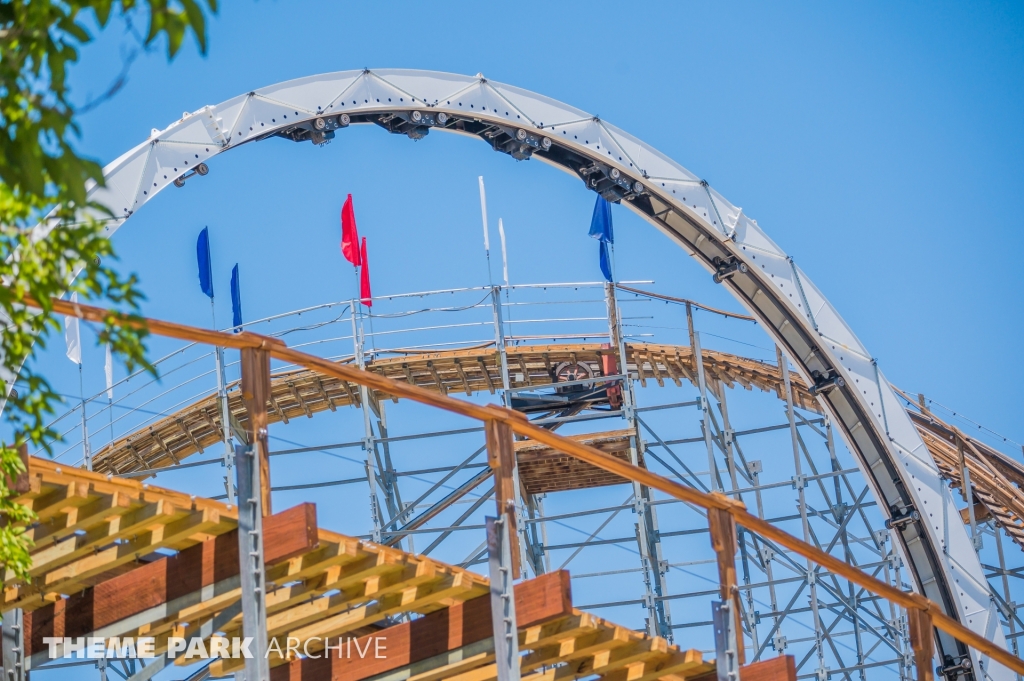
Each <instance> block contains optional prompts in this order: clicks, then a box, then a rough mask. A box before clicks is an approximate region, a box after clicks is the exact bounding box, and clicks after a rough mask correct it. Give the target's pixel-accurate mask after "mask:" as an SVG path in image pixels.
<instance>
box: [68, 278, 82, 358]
mask: <svg viewBox="0 0 1024 681" xmlns="http://www.w3.org/2000/svg"><path fill="white" fill-rule="evenodd" d="M71 302H72V303H77V302H78V294H77V293H72V294H71ZM64 342H66V343H67V345H68V359H70V360H71V361H72V362H74V363H75V364H78V365H81V364H82V336H81V334H79V332H78V317H65V318H64Z"/></svg>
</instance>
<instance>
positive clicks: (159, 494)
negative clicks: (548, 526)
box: [0, 445, 714, 681]
mask: <svg viewBox="0 0 1024 681" xmlns="http://www.w3.org/2000/svg"><path fill="white" fill-rule="evenodd" d="M526 448H527V449H536V448H535V447H532V445H526ZM28 480H29V482H28V485H27V490H26V491H25V492H24V493H23V494H22V495H21V497H20V499H21V501H22V502H24V503H29V504H32V505H34V507H35V508H36V509H37V510H38V511H39V512H40V514H41V516H45V517H46V518H47V520H46V521H45V522H44V523H42V524H40V525H39V526H36V527H34V528H33V532H36V533H37V534H38V535H39V536H40V537H44V536H45V537H46V539H43V540H42V545H41V546H39V547H37V548H36V550H35V551H34V552H33V554H32V555H33V558H34V559H37V560H39V559H40V558H42V562H39V563H37V564H34V565H33V568H32V571H33V575H35V576H36V577H35V578H34V579H33V580H32V582H31V583H30V584H24V583H20V582H18V581H17V580H15V579H13V577H10V576H9V575H8V580H7V583H6V589H5V599H4V602H3V603H2V605H0V612H6V611H8V610H10V609H12V608H15V607H24V608H25V609H26V610H27V612H26V616H25V621H24V625H25V635H26V648H25V655H26V657H27V659H28V660H29V661H30V662H31V664H30V668H35V669H38V668H39V667H40V665H41V664H42V663H43V662H44V661H45V660H46V659H47V646H44V645H43V637H45V636H55V637H69V638H76V637H89V636H97V635H102V636H119V637H123V636H150V637H153V638H155V640H156V645H155V651H156V652H157V653H161V652H163V651H164V650H166V648H167V644H168V638H169V637H171V636H186V637H188V636H190V634H193V632H196V631H197V630H198V629H199V627H200V626H201V625H202V624H204V623H206V622H209V621H210V620H211V619H213V618H214V617H215V616H216V615H217V614H218V613H220V612H222V611H224V610H225V609H226V608H228V607H229V606H231V605H233V604H235V603H237V601H238V599H239V598H240V597H241V593H240V589H239V588H238V579H237V575H238V565H239V560H238V539H237V534H236V524H235V517H234V516H233V515H231V510H232V509H231V508H230V507H229V506H227V505H225V504H219V503H218V502H215V501H210V500H206V499H202V498H198V497H191V496H188V495H182V494H179V493H177V492H173V491H171V490H166V489H161V488H157V487H151V486H148V485H143V484H141V483H138V482H134V481H130V480H118V479H116V478H113V477H112V476H111V477H110V478H108V477H107V476H104V475H100V474H97V473H91V472H87V471H84V470H81V469H67V468H63V469H62V468H61V467H59V466H56V465H55V464H53V463H52V462H49V461H43V460H40V459H34V458H32V459H30V460H29V476H28ZM122 497H123V498H122ZM104 500H106V501H104ZM101 502H102V503H101ZM154 505H155V506H156V507H158V508H162V509H163V510H164V512H165V513H166V514H169V515H171V516H172V517H177V514H178V513H179V511H181V512H186V513H188V514H195V513H201V514H203V516H202V517H204V518H208V517H213V516H216V517H217V518H218V520H217V524H215V525H212V526H205V525H204V526H203V529H202V530H197V531H196V532H195V533H192V534H187V533H183V532H182V533H178V534H177V535H175V536H176V537H178V539H177V540H176V541H175V542H173V543H172V544H161V545H160V546H161V547H163V548H167V547H168V546H169V547H171V548H176V549H177V552H176V553H174V554H173V555H169V556H163V557H160V558H158V559H157V560H155V561H149V562H142V561H129V562H127V563H123V564H118V568H119V569H118V570H114V571H107V572H101V573H97V574H96V575H93V577H95V578H96V579H94V580H93V581H95V584H91V585H85V586H83V583H81V582H76V583H75V584H74V586H75V590H74V591H70V595H68V593H69V591H68V590H67V589H66V587H67V586H69V585H71V582H67V581H55V580H53V579H51V578H50V575H51V573H52V572H54V571H62V570H63V569H64V568H65V567H66V566H67V565H68V564H69V563H68V562H67V561H64V560H54V559H53V556H52V555H51V554H50V553H48V551H47V550H48V548H49V547H50V546H51V544H50V541H52V540H53V539H52V538H53V537H59V536H61V535H67V533H68V532H69V531H71V530H70V528H72V527H77V528H80V529H82V530H84V531H85V532H84V535H83V536H85V537H88V539H87V540H86V541H85V543H84V544H83V545H82V546H79V545H78V544H77V543H73V545H74V546H75V551H73V552H71V554H70V555H72V558H70V559H69V560H70V561H71V562H74V560H75V557H74V556H76V555H77V553H76V552H77V551H78V550H79V549H82V550H85V551H86V552H93V553H94V555H95V552H96V551H98V552H99V553H100V554H102V552H103V551H102V550H101V549H102V545H103V544H104V542H107V541H108V539H107V534H106V530H105V531H104V532H94V531H93V530H95V529H96V528H97V527H102V528H106V527H107V526H108V525H110V523H111V522H113V521H114V520H116V519H117V518H121V517H123V516H124V515H125V514H126V513H132V512H137V511H138V510H139V509H146V508H149V507H150V506H154ZM101 507H102V508H106V511H103V510H101ZM123 508H129V509H133V510H131V511H123V510H122V509H123ZM82 509H86V510H85V511H83V510H82ZM111 514H113V515H111ZM221 514H222V515H221ZM150 517H151V518H156V519H155V520H154V519H151V520H150V522H151V523H153V522H157V523H163V522H164V520H163V519H162V518H159V514H156V513H154V514H151V516H150ZM186 517H187V516H186ZM44 528H45V530H46V532H45V533H43V532H42V530H43V529H44ZM70 536H73V537H75V536H79V535H78V534H72V535H70ZM67 541H68V542H71V540H67ZM265 542H266V545H265V551H266V557H267V569H266V577H267V585H268V593H267V595H266V597H265V598H266V605H267V628H268V634H269V636H270V637H271V638H272V639H276V640H277V642H278V643H279V644H280V648H281V649H282V650H284V649H287V645H286V641H287V639H288V638H289V637H295V638H299V639H300V640H305V639H307V638H310V637H314V636H320V637H338V636H342V635H345V636H353V637H356V638H359V637H363V638H362V639H361V640H365V639H366V637H368V636H371V635H373V636H378V637H381V636H383V637H385V638H386V640H387V646H388V650H389V655H388V656H386V657H385V658H384V659H376V658H373V659H371V660H366V659H362V660H360V659H355V660H354V659H352V658H351V657H342V658H338V657H330V658H321V659H320V660H313V659H308V658H307V659H298V658H297V657H296V656H295V655H294V654H293V655H292V656H290V657H288V656H277V655H274V654H272V655H271V665H272V667H273V674H272V679H273V681H320V680H323V681H328V680H331V681H340V680H341V679H347V680H349V681H358V680H360V679H364V678H368V677H370V676H373V675H377V674H380V673H383V672H388V671H393V670H396V669H398V670H400V669H402V668H406V667H408V668H409V674H408V675H407V678H409V679H410V681H411V679H416V680H417V681H427V680H428V679H437V680H439V679H447V678H459V679H463V681H470V680H471V679H473V680H477V681H489V680H491V679H496V678H497V669H496V667H495V664H494V655H493V641H492V640H491V616H490V595H489V586H488V581H487V580H486V579H485V578H483V577H481V576H479V575H477V574H475V573H472V572H469V571H467V570H464V569H461V568H457V567H453V566H450V565H445V564H443V563H440V562H437V561H434V560H432V559H430V558H426V557H423V556H415V555H412V554H408V553H405V552H402V551H399V550H396V549H392V548H389V547H384V546H379V545H376V544H372V543H370V542H365V541H361V540H358V539H355V538H352V537H346V536H344V535H339V534H335V533H332V532H329V531H326V530H323V529H321V528H318V527H317V526H316V520H315V510H314V508H313V506H312V505H310V504H302V505H299V506H297V507H294V508H292V509H289V510H287V511H282V512H281V513H279V514H277V515H275V516H269V517H268V518H267V521H266V539H265ZM61 543H64V542H61ZM155 543H156V544H160V542H155ZM62 555H63V554H62ZM515 589H516V591H515V595H516V610H517V617H518V622H519V640H520V648H521V650H522V651H523V652H524V653H526V654H525V655H523V657H522V658H521V661H522V672H523V675H524V677H525V678H533V679H536V680H537V681H540V679H541V678H543V679H545V680H546V679H548V678H549V677H550V678H551V679H556V678H559V679H560V678H570V677H575V676H577V675H580V674H585V675H588V676H589V675H596V676H599V677H601V678H602V679H607V681H619V680H620V679H621V680H622V681H626V680H627V679H629V680H630V681H634V680H636V679H639V680H640V681H655V679H664V680H665V681H681V680H682V679H685V678H689V677H691V676H697V675H701V674H706V673H708V672H709V671H712V670H713V669H714V665H713V663H710V662H705V661H704V660H703V658H702V656H701V653H700V652H699V651H696V650H680V649H679V648H677V647H675V646H672V645H670V644H669V643H668V642H667V641H665V640H664V639H662V638H658V637H649V636H647V635H646V634H644V633H641V632H636V631H632V630H629V629H625V628H623V627H620V626H617V625H615V624H613V623H611V622H608V621H606V620H603V619H601V618H598V617H594V616H592V615H589V614H587V613H583V612H580V611H579V610H576V609H574V608H573V607H572V600H571V594H570V586H569V575H568V573H567V572H554V573H549V574H546V575H542V576H541V577H538V578H536V579H533V580H529V581H526V582H522V583H520V584H517V585H516V587H515ZM411 613H412V614H416V615H419V616H420V617H418V618H414V619H411V620H410V619H408V618H406V621H405V622H404V623H401V624H397V625H393V624H390V621H391V620H390V619H389V618H390V617H392V616H395V615H409V614H411ZM240 619H241V616H240V615H238V616H236V617H235V618H234V619H232V620H229V621H228V622H227V624H225V625H223V626H221V627H220V630H221V631H223V632H224V633H225V634H226V635H227V636H229V637H230V636H233V635H240V634H241V632H240ZM473 646H475V648H472V647H473ZM470 648H472V650H470ZM319 650H320V649H319V648H317V647H316V644H314V645H312V646H310V647H309V649H308V652H318V651H319ZM58 652H59V650H58ZM467 653H471V654H467ZM175 662H176V663H186V660H185V659H184V658H179V659H177V660H175ZM239 662H240V661H238V660H227V659H225V660H218V661H215V662H214V664H213V666H212V667H211V671H212V672H213V675H214V676H224V675H227V674H230V673H232V672H234V671H235V670H236V669H237V668H238V667H239ZM364 662H365V664H362V663H364Z"/></svg>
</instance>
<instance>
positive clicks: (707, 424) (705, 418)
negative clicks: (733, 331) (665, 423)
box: [693, 333, 722, 492]
mask: <svg viewBox="0 0 1024 681" xmlns="http://www.w3.org/2000/svg"><path fill="white" fill-rule="evenodd" d="M693 359H694V363H695V364H696V365H697V389H698V390H699V391H700V427H701V429H702V430H703V431H704V445H705V446H706V447H707V450H708V477H709V478H710V479H711V484H710V485H708V486H709V487H710V488H711V490H712V491H713V492H721V491H722V482H721V480H719V478H718V464H716V463H715V447H714V445H713V444H712V443H711V418H710V412H711V403H710V402H708V385H707V380H706V379H705V378H704V358H703V357H702V356H701V351H700V334H699V333H694V334H693Z"/></svg>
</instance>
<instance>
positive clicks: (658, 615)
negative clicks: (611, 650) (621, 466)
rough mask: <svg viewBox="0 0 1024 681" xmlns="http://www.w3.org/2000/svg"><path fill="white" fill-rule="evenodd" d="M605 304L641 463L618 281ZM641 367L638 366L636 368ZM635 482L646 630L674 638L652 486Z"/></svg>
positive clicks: (632, 458) (634, 452) (633, 447)
mask: <svg viewBox="0 0 1024 681" xmlns="http://www.w3.org/2000/svg"><path fill="white" fill-rule="evenodd" d="M604 290H605V304H606V306H607V309H608V336H609V340H610V341H611V346H612V348H613V349H615V351H616V352H617V354H618V358H619V373H620V374H622V375H624V376H625V377H626V378H624V379H623V381H622V413H623V417H624V418H625V419H626V422H627V423H628V424H629V431H630V435H629V462H630V463H631V464H633V465H634V466H639V465H640V453H641V452H642V451H643V448H644V442H643V439H642V438H641V437H640V431H639V428H638V424H637V420H636V396H635V394H634V392H633V381H632V379H631V378H630V377H629V367H628V365H627V364H626V358H627V355H626V343H625V340H624V339H623V337H622V320H621V318H620V315H619V307H618V301H617V300H616V298H615V285H614V284H612V283H606V284H605V288H604ZM640 370H641V368H640V367H639V366H638V367H637V371H640ZM632 485H633V512H634V513H635V514H636V524H635V530H636V540H637V547H638V549H639V551H640V566H641V569H642V570H643V576H644V599H643V600H644V607H645V608H646V609H647V633H648V634H650V635H651V636H661V637H662V638H665V639H668V640H669V641H672V640H673V638H674V637H673V633H672V614H671V610H670V608H669V604H668V601H667V600H665V596H667V595H668V583H667V579H666V573H667V572H668V569H669V568H668V561H666V560H664V559H663V558H662V552H661V539H660V536H659V533H658V518H657V512H656V511H655V507H654V506H653V505H651V502H652V501H653V496H652V494H651V490H650V488H648V487H646V486H644V485H641V484H640V483H639V482H637V481H636V480H634V481H632Z"/></svg>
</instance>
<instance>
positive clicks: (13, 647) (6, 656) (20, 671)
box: [2, 608, 28, 681]
mask: <svg viewBox="0 0 1024 681" xmlns="http://www.w3.org/2000/svg"><path fill="white" fill-rule="evenodd" d="M3 620H4V621H3V641H2V648H3V664H4V681H28V669H27V667H28V660H26V659H25V638H24V635H25V617H24V613H22V611H21V609H20V608H19V609H17V610H10V611H8V612H5V613H4V616H3Z"/></svg>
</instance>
